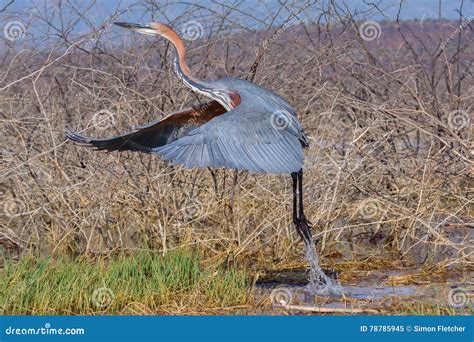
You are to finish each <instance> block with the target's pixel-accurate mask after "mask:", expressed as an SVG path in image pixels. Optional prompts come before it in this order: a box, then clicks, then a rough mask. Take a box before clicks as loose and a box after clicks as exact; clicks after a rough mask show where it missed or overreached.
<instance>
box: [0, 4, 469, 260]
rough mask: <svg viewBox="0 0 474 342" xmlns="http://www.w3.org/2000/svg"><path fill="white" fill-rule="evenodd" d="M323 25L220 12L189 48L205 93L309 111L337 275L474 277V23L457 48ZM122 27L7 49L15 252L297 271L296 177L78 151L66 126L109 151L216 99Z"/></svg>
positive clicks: (350, 25) (326, 21)
mask: <svg viewBox="0 0 474 342" xmlns="http://www.w3.org/2000/svg"><path fill="white" fill-rule="evenodd" d="M304 6H316V5H315V4H312V3H311V2H309V1H305V2H303V3H302V4H301V8H303V7H304ZM63 10H67V8H65V9H63ZM232 10H234V11H236V10H237V9H229V11H232ZM376 10H377V9H373V11H376ZM293 12H294V13H298V11H297V9H296V10H294V11H293ZM321 13H322V14H321V15H320V16H319V17H316V18H312V20H305V21H295V20H294V18H293V17H292V16H291V15H290V16H288V18H286V20H283V21H282V22H281V23H280V24H279V25H277V26H276V27H275V26H273V27H271V28H267V29H261V30H258V31H257V30H250V29H248V28H245V27H244V28H240V29H239V30H235V25H233V24H232V23H230V22H227V21H226V16H225V15H228V13H227V12H225V13H224V14H225V15H223V14H222V13H218V14H215V18H214V19H215V20H214V21H209V22H206V26H205V27H204V30H205V32H206V33H208V34H204V35H202V36H201V37H200V39H197V40H194V41H187V42H186V44H187V45H188V48H189V51H188V63H189V65H190V66H191V69H192V70H193V72H194V73H195V74H196V75H197V76H199V77H201V78H203V79H206V78H208V79H209V78H215V77H221V76H225V75H230V76H235V77H241V78H250V79H253V80H254V82H255V83H257V84H259V85H262V86H264V87H266V88H268V89H271V90H273V91H275V92H276V93H278V94H280V95H282V96H283V97H284V98H286V99H287V100H288V102H289V103H291V104H292V105H293V106H294V107H295V109H296V111H297V113H298V116H299V119H300V120H301V122H302V124H303V126H304V127H305V130H306V132H307V134H308V135H309V136H310V144H311V146H310V148H309V149H308V150H307V151H306V162H305V179H304V182H305V189H306V196H305V200H306V206H307V209H306V214H307V216H308V218H309V219H310V221H312V222H313V230H314V234H315V235H314V236H315V239H317V240H318V241H319V243H318V248H319V250H320V251H321V252H322V253H323V255H325V256H326V258H323V260H328V259H327V257H330V256H334V257H338V259H339V260H340V259H341V257H342V258H347V259H358V258H365V257H381V258H403V259H405V260H407V261H410V262H432V263H443V264H446V265H461V266H462V267H468V266H472V253H473V248H472V246H473V244H472V241H473V235H472V229H473V227H474V223H473V190H472V185H473V161H474V159H473V153H474V150H473V125H472V122H473V120H474V118H473V117H472V109H473V95H474V88H473V84H474V82H473V75H472V71H473V69H472V66H473V61H474V58H473V56H474V50H473V44H472V38H473V35H472V29H471V26H470V25H467V26H466V27H465V28H464V29H463V30H462V31H461V32H460V33H459V34H458V35H456V36H455V38H452V39H450V38H449V37H450V35H451V34H452V33H453V32H454V31H455V30H456V29H457V28H458V27H459V26H460V25H461V22H460V21H447V20H442V19H440V20H426V21H425V22H424V24H423V26H420V25H419V23H418V22H417V21H397V20H396V18H392V19H393V20H392V21H386V22H381V23H379V24H378V25H379V28H380V31H378V32H375V33H376V37H375V39H373V40H370V39H371V38H368V37H367V36H366V35H365V34H366V33H365V32H364V31H363V30H361V26H362V25H363V24H364V22H365V20H364V18H361V17H360V16H359V17H356V16H354V15H353V13H350V12H349V11H348V10H345V11H344V12H343V10H341V8H339V7H337V6H335V5H333V4H329V5H328V6H327V8H324V11H323V12H321ZM0 14H2V15H3V16H4V18H3V20H7V19H9V18H10V19H11V16H12V14H8V11H5V12H4V13H0ZM249 15H250V14H249ZM300 15H301V14H300ZM9 16H10V17H9ZM275 17H277V14H276V13H275ZM188 19H192V15H190V17H189V18H188ZM180 20H183V18H180ZM288 22H290V23H291V25H288V24H287V23H288ZM211 23H212V24H211ZM45 25H46V24H45ZM173 25H174V23H171V26H173ZM210 25H211V26H210ZM198 28H199V27H198ZM374 29H375V30H377V26H374ZM105 30H107V31H108V34H113V35H114V37H115V39H112V38H110V37H108V36H107V35H105V34H104V36H100V35H99V38H98V39H97V40H96V41H93V44H92V45H91V44H89V46H87V47H88V48H89V49H87V48H84V44H83V43H82V44H77V45H74V44H75V43H72V42H71V41H70V40H69V36H68V34H69V33H70V32H69V31H68V29H64V30H63V31H64V32H63V35H61V34H59V33H57V34H56V37H57V36H59V37H60V38H55V39H56V40H54V44H56V45H54V46H53V45H51V46H50V45H47V44H53V43H51V42H49V41H47V40H46V39H45V40H44V41H41V42H39V43H38V42H36V43H37V44H36V45H35V48H33V47H32V46H29V47H28V49H25V47H24V46H22V42H21V41H20V40H17V41H15V42H11V41H9V40H7V39H4V41H3V42H2V43H1V44H2V45H3V46H4V47H2V50H1V51H2V53H1V55H2V58H1V60H0V124H1V132H2V135H1V165H0V182H1V184H0V186H1V190H0V194H1V196H2V209H3V211H2V212H0V246H1V247H2V249H3V250H4V251H7V252H13V254H15V253H18V252H21V251H24V250H33V251H36V252H40V253H47V254H49V253H62V252H67V253H73V254H88V253H92V254H107V253H111V252H115V251H122V250H134V249H143V248H145V249H148V248H149V249H153V250H159V251H166V250H170V249H174V248H176V247H179V246H188V247H189V246H194V247H196V248H198V249H200V250H202V251H203V253H204V254H205V255H207V256H208V257H217V258H220V257H236V258H238V259H239V260H241V261H242V262H244V261H247V262H252V263H254V261H261V262H262V263H264V265H265V264H266V263H269V262H270V263H278V262H286V261H289V260H291V259H292V258H293V257H294V256H295V255H296V254H297V253H299V249H298V248H290V247H291V246H293V247H294V245H295V244H296V243H298V237H297V235H296V233H295V232H294V227H293V226H292V224H291V215H290V212H291V211H290V206H291V202H290V200H291V184H290V179H289V177H285V176H271V175H252V174H247V173H245V172H239V173H237V172H235V171H233V170H207V169H203V170H184V169H182V168H181V167H179V166H173V167H171V166H168V165H166V164H165V163H164V162H162V161H160V160H159V157H158V156H155V155H147V154H138V153H130V152H125V153H110V154H107V153H102V152H94V151H91V150H89V149H84V148H81V147H76V146H74V145H72V144H71V143H67V142H65V137H64V128H65V127H71V128H73V129H76V130H79V131H82V132H84V133H86V134H87V135H96V136H108V135H113V134H117V133H119V132H124V131H128V130H130V129H131V128H132V127H133V126H137V125H141V124H144V123H146V122H149V121H151V120H155V119H157V118H159V117H160V116H161V115H166V114H167V113H170V112H173V111H175V110H179V109H181V108H184V107H187V106H189V105H193V104H196V103H198V102H199V101H204V100H205V99H203V98H202V97H200V96H198V95H196V94H194V93H192V92H191V91H189V90H188V89H187V88H185V87H184V86H183V85H181V84H179V82H178V81H177V79H176V77H175V75H174V74H173V70H172V66H171V63H170V61H171V54H172V53H173V51H172V49H171V47H170V45H169V44H168V43H167V42H166V41H164V40H156V39H150V38H146V37H142V36H140V37H139V36H137V35H133V36H132V35H131V33H129V32H125V31H123V30H116V29H115V28H113V27H106V28H105ZM211 33H212V34H211ZM122 36H124V37H125V38H118V37H122ZM131 37H133V40H132V39H131ZM51 39H52V38H51ZM447 40H448V41H447ZM117 41H118V43H117ZM113 42H115V43H113ZM86 43H87V42H86ZM25 44H26V43H25ZM443 44H444V45H443Z"/></svg>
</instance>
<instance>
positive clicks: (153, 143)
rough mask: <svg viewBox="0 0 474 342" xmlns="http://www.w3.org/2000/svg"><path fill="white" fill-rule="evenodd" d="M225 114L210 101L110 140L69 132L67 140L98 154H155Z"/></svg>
mask: <svg viewBox="0 0 474 342" xmlns="http://www.w3.org/2000/svg"><path fill="white" fill-rule="evenodd" d="M225 112H226V109H225V108H224V107H223V106H222V105H220V104H219V103H218V102H217V101H210V102H207V103H204V104H201V105H197V106H194V107H192V108H187V109H184V110H182V111H179V112H176V113H173V114H170V115H168V116H166V117H165V118H163V119H160V120H157V121H153V122H151V123H149V124H147V125H145V126H141V127H137V128H135V130H133V131H132V132H129V133H124V134H121V135H118V136H114V137H111V138H102V139H100V138H91V137H86V136H83V135H81V134H78V133H75V132H71V131H69V130H66V137H67V138H68V139H70V140H72V141H74V142H75V143H78V144H80V145H84V146H90V147H95V148H96V149H97V150H107V151H141V152H154V151H155V150H156V148H158V147H160V146H164V145H166V144H169V143H171V142H173V141H175V140H177V139H179V138H180V137H182V136H184V135H186V134H187V133H188V132H190V131H191V130H193V129H195V128H196V127H199V126H200V125H202V124H204V123H206V122H208V121H210V120H212V119H213V118H215V117H217V116H219V115H222V114H223V113H225Z"/></svg>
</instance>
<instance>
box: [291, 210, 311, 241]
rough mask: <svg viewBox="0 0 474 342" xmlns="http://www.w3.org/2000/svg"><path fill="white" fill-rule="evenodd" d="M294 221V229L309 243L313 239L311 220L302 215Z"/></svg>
mask: <svg viewBox="0 0 474 342" xmlns="http://www.w3.org/2000/svg"><path fill="white" fill-rule="evenodd" d="M294 223H295V225H296V231H297V232H298V235H299V236H300V237H301V238H302V239H303V241H304V242H309V243H311V242H312V241H313V235H312V233H311V222H309V221H308V219H307V218H306V217H304V216H303V217H302V218H297V219H296V220H295V222H294Z"/></svg>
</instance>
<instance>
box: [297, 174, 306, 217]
mask: <svg viewBox="0 0 474 342" xmlns="http://www.w3.org/2000/svg"><path fill="white" fill-rule="evenodd" d="M298 192H299V200H300V203H299V204H300V216H299V218H300V219H301V220H303V219H305V216H304V209H303V169H301V170H299V171H298Z"/></svg>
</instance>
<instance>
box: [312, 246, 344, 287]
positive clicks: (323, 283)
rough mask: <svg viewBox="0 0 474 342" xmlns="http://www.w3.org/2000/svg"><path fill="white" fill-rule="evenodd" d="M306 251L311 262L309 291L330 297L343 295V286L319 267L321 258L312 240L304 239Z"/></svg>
mask: <svg viewBox="0 0 474 342" xmlns="http://www.w3.org/2000/svg"><path fill="white" fill-rule="evenodd" d="M304 250H305V255H306V259H307V260H308V262H309V274H308V278H309V284H308V290H309V291H310V292H311V293H314V294H317V295H322V296H328V295H337V296H340V295H342V286H341V285H340V284H338V283H336V282H334V281H333V280H332V279H331V278H329V277H328V276H327V275H326V274H324V272H323V270H322V269H321V267H320V266H319V257H318V253H317V252H316V248H315V246H314V243H313V241H312V240H310V241H308V240H306V239H304Z"/></svg>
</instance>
